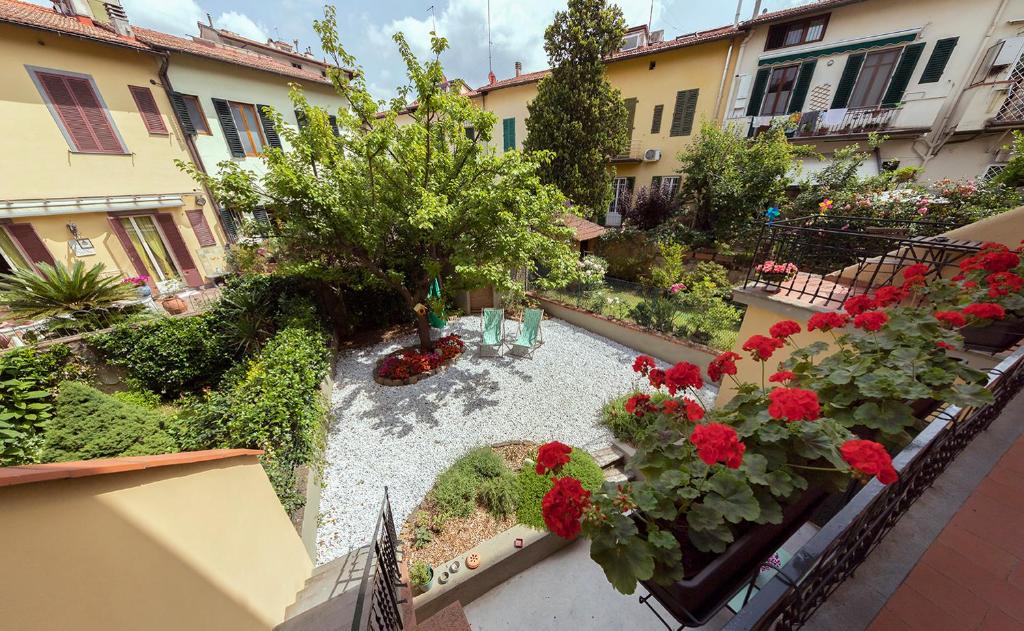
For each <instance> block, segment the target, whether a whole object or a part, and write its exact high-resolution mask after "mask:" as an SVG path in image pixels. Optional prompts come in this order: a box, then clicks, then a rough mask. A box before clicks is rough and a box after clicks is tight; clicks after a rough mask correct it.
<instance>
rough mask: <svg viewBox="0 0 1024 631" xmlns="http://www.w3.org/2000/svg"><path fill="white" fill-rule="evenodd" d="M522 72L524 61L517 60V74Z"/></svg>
mask: <svg viewBox="0 0 1024 631" xmlns="http://www.w3.org/2000/svg"><path fill="white" fill-rule="evenodd" d="M521 74H523V62H521V61H517V62H516V76H517V77H518V76H519V75H521Z"/></svg>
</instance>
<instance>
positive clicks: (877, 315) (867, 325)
mask: <svg viewBox="0 0 1024 631" xmlns="http://www.w3.org/2000/svg"><path fill="white" fill-rule="evenodd" d="M888 321H889V316H887V315H886V314H885V312H884V311H865V312H864V313H861V314H860V315H858V316H857V317H856V318H854V319H853V326H855V327H857V328H858V329H864V330H865V331H877V330H878V329H880V328H882V325H883V324H885V323H886V322H888Z"/></svg>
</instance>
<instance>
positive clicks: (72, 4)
mask: <svg viewBox="0 0 1024 631" xmlns="http://www.w3.org/2000/svg"><path fill="white" fill-rule="evenodd" d="M52 1H53V10H54V11H55V12H56V13H59V14H61V15H66V16H68V17H71V18H75V19H77V20H78V21H79V22H81V23H82V24H88V25H90V26H91V25H92V20H93V14H92V7H91V6H90V4H89V1H88V0H52Z"/></svg>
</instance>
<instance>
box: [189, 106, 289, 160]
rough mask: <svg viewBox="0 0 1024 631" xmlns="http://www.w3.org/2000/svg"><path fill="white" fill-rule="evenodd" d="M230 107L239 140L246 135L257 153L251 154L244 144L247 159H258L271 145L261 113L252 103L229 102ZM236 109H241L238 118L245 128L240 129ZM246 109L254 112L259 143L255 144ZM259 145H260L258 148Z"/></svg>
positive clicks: (243, 149) (243, 148)
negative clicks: (261, 120)
mask: <svg viewBox="0 0 1024 631" xmlns="http://www.w3.org/2000/svg"><path fill="white" fill-rule="evenodd" d="M228 107H229V108H230V109H231V120H232V121H234V123H235V130H236V131H237V132H238V136H239V138H241V136H242V134H246V135H247V136H248V138H249V144H250V145H252V147H253V149H254V151H255V153H249V151H248V150H247V149H246V148H245V143H242V151H244V152H245V156H246V157H247V158H258V157H259V156H261V155H263V148H264V147H266V146H267V145H269V144H270V143H268V142H267V138H266V136H264V135H263V125H262V124H261V122H260V113H259V112H257V111H256V106H255V105H253V104H252V103H242V102H241V101H228ZM235 107H238V108H239V114H240V115H239V117H238V118H239V120H240V121H241V122H242V123H243V124H244V125H245V127H244V128H243V127H239V125H238V123H239V121H238V120H235V109H234V108H235ZM245 108H249V111H251V112H252V117H253V120H254V121H256V123H255V124H256V138H257V139H259V143H257V142H255V141H254V139H253V134H252V131H253V130H251V129H249V119H248V118H246V117H245V114H244V109H245ZM193 126H195V125H193ZM257 144H258V145H259V147H258V148H257Z"/></svg>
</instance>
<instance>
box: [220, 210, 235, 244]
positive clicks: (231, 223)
mask: <svg viewBox="0 0 1024 631" xmlns="http://www.w3.org/2000/svg"><path fill="white" fill-rule="evenodd" d="M220 221H221V224H222V225H223V227H224V232H225V233H226V234H227V235H228V241H229V242H231V243H235V242H236V241H238V224H236V223H235V217H234V215H232V214H231V211H229V210H228V209H227V208H221V209H220Z"/></svg>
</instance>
